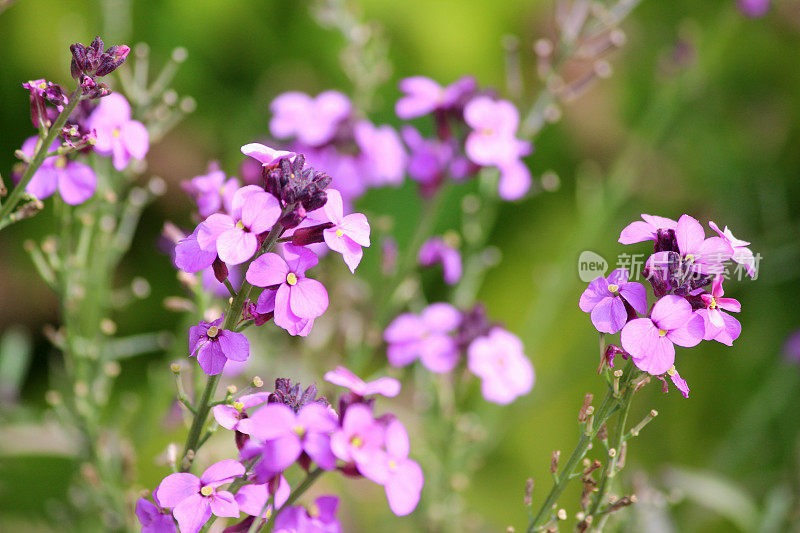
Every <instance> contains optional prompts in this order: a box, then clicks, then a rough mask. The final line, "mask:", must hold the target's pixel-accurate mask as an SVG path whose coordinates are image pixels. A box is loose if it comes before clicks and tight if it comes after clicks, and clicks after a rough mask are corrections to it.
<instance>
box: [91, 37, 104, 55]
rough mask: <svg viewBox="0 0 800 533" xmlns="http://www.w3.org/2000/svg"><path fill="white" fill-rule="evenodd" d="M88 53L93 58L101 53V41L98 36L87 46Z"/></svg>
mask: <svg viewBox="0 0 800 533" xmlns="http://www.w3.org/2000/svg"><path fill="white" fill-rule="evenodd" d="M89 53H90V54H91V55H93V56H95V57H97V56H99V55H100V54H102V53H103V40H102V39H101V38H100V36H99V35H98V36H97V37H95V38H94V40H93V41H92V44H90V45H89Z"/></svg>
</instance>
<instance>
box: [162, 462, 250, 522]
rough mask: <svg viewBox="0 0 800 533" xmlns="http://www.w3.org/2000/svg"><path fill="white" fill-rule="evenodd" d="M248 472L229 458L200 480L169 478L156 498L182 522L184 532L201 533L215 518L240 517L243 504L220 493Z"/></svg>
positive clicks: (184, 475) (189, 476) (190, 476)
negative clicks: (240, 504)
mask: <svg viewBox="0 0 800 533" xmlns="http://www.w3.org/2000/svg"><path fill="white" fill-rule="evenodd" d="M244 473H245V468H244V465H242V464H241V463H240V462H239V461H235V460H233V459H226V460H224V461H220V462H218V463H214V464H213V465H211V466H209V467H208V468H206V470H205V472H203V474H202V475H201V476H200V477H197V476H195V475H194V474H189V473H177V474H170V475H168V476H167V477H165V478H164V479H163V480H162V481H161V483H160V484H159V486H158V488H157V489H156V490H155V492H154V493H153V495H154V496H155V497H157V498H158V501H159V502H161V505H163V506H164V507H166V508H172V515H173V516H174V517H175V519H176V520H177V521H178V526H180V529H181V533H197V532H198V531H200V529H201V528H202V527H203V525H204V524H205V523H206V522H208V519H209V518H211V515H212V514H214V515H216V516H219V517H232V518H236V517H238V516H239V505H238V504H237V503H236V500H234V497H233V494H231V493H230V492H228V491H227V490H217V488H218V487H219V486H221V485H225V484H226V483H230V482H231V481H233V480H234V479H236V478H237V477H241V476H243V475H244Z"/></svg>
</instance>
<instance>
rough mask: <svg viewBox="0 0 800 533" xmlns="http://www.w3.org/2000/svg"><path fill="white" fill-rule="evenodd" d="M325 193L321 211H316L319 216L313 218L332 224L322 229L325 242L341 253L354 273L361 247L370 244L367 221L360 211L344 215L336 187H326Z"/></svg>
mask: <svg viewBox="0 0 800 533" xmlns="http://www.w3.org/2000/svg"><path fill="white" fill-rule="evenodd" d="M327 194H328V201H327V202H325V205H324V206H322V209H321V210H320V211H321V212H317V213H319V215H321V216H315V218H318V219H319V220H318V221H319V222H322V223H326V222H328V223H330V224H332V226H331V227H329V228H326V229H324V230H323V231H322V236H323V238H324V239H325V244H327V245H328V248H330V249H331V250H333V251H334V252H339V253H340V254H342V258H343V259H344V262H345V264H346V265H347V267H348V268H349V269H350V272H353V273H355V271H356V267H357V266H358V264H359V263H360V262H361V258H362V257H363V255H364V252H363V251H362V250H361V247H362V246H369V245H370V241H369V233H370V227H369V221H367V217H366V216H365V215H363V214H362V213H351V214H349V215H346V216H345V215H344V204H343V202H342V195H341V193H339V191H337V190H336V189H328V190H327ZM317 213H315V215H316V214H317Z"/></svg>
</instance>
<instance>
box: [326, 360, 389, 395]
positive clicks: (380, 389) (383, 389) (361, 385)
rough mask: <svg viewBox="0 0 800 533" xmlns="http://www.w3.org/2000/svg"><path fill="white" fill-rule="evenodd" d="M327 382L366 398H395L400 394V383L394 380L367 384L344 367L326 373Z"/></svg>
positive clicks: (383, 378) (383, 379)
mask: <svg viewBox="0 0 800 533" xmlns="http://www.w3.org/2000/svg"><path fill="white" fill-rule="evenodd" d="M325 381H327V382H329V383H333V384H334V385H339V386H340V387H346V388H347V389H350V392H352V393H353V394H355V395H356V396H360V397H362V398H363V397H365V396H372V395H373V394H380V395H382V396H386V397H387V398H393V397H395V396H397V395H398V394H400V382H399V381H397V380H396V379H394V378H389V377H382V378H378V379H376V380H375V381H370V382H366V381H364V380H363V379H361V378H360V377H358V376H356V375H355V374H354V373H353V372H351V371H350V370H349V369H347V368H345V367H343V366H337V367H336V369H335V370H331V371H329V372H326V373H325Z"/></svg>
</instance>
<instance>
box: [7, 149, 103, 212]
mask: <svg viewBox="0 0 800 533" xmlns="http://www.w3.org/2000/svg"><path fill="white" fill-rule="evenodd" d="M36 142H37V137H30V138H28V139H26V140H25V142H24V143H23V144H22V152H23V153H24V154H25V155H26V156H28V157H30V158H32V157H33V155H34V151H35V150H36ZM57 149H58V142H57V141H56V142H54V143H53V144H52V146H51V147H50V151H51V152H54V151H56V150H57ZM96 188H97V176H95V173H94V170H92V167H90V166H89V165H84V164H83V163H79V162H77V161H71V160H69V159H67V158H66V157H65V156H63V155H59V156H52V157H48V158H45V160H44V161H43V162H42V165H41V166H40V167H39V169H38V170H37V171H36V172H35V173H34V174H33V178H31V181H29V182H28V185H27V186H26V187H25V191H26V192H28V193H29V194H32V195H33V196H35V197H36V198H38V199H39V200H44V199H45V198H48V197H49V196H51V195H52V194H53V193H54V192H55V191H56V189H58V192H59V193H60V194H61V198H63V199H64V202H66V203H68V204H70V205H78V204H81V203H83V202H85V201H86V200H88V199H89V198H91V197H92V195H93V194H94V191H95V189H96Z"/></svg>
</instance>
